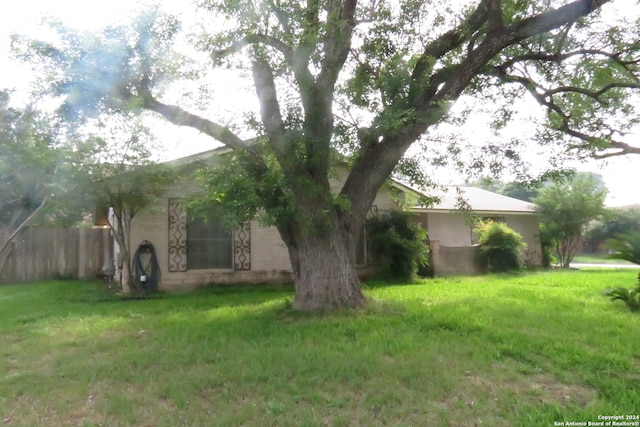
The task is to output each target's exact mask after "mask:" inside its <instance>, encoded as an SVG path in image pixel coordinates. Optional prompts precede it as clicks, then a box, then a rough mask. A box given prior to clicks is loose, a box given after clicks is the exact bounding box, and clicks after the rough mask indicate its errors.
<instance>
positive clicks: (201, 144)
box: [0, 0, 640, 206]
mask: <svg viewBox="0 0 640 427" xmlns="http://www.w3.org/2000/svg"><path fill="white" fill-rule="evenodd" d="M617 1H619V2H622V3H625V2H628V1H630V0H617ZM162 2H163V4H164V5H165V7H166V9H167V10H168V11H170V12H172V13H174V14H180V13H181V12H182V11H183V9H184V8H185V5H186V4H188V1H185V0H182V1H180V0H162ZM142 4H143V2H140V1H132V0H109V1H106V2H105V1H103V0H101V1H96V0H20V1H17V2H4V4H3V5H2V6H1V7H0V67H1V68H0V70H2V71H0V87H11V86H14V85H16V84H20V82H21V81H22V79H21V76H22V77H25V70H24V69H23V70H19V69H18V66H17V65H16V64H15V63H12V62H10V61H9V60H8V57H7V54H6V52H7V50H8V47H9V36H10V34H12V33H22V34H37V33H38V31H39V30H40V28H41V26H40V22H41V20H42V18H43V17H53V18H57V19H60V20H61V21H63V22H65V23H67V24H69V25H70V26H72V27H75V28H78V29H83V30H92V29H96V28H99V27H102V26H105V25H108V24H110V23H113V22H117V21H119V20H126V18H127V17H128V16H131V14H132V13H133V9H134V8H139V7H141V5H142ZM187 9H188V6H187ZM228 93H229V95H228V96H229V99H228V100H229V102H231V101H235V102H237V100H238V99H237V96H234V95H233V92H232V91H230V92H228ZM164 135H166V136H167V137H168V139H169V140H168V141H165V146H166V147H167V149H168V150H169V151H170V152H178V153H181V154H190V153H194V152H198V151H203V150H206V149H208V148H211V147H212V146H213V143H212V142H210V140H209V139H208V138H203V137H201V136H199V135H198V133H197V132H194V131H192V130H181V131H169V132H166V133H164ZM170 155H171V154H170ZM577 167H578V169H581V170H591V171H594V172H597V173H600V174H602V175H603V177H604V179H605V182H606V184H607V186H608V188H609V197H608V199H607V203H608V205H610V206H623V205H629V204H636V203H639V204H640V191H639V190H638V189H637V184H636V183H638V182H640V156H626V157H621V158H614V159H611V160H608V161H598V162H595V161H591V162H589V163H586V164H579V165H577Z"/></svg>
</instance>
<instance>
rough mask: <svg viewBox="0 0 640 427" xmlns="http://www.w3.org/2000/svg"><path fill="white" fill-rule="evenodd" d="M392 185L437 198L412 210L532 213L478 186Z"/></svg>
mask: <svg viewBox="0 0 640 427" xmlns="http://www.w3.org/2000/svg"><path fill="white" fill-rule="evenodd" d="M228 151H230V149H229V148H227V147H225V146H222V147H217V148H214V149H211V150H208V151H204V152H202V153H197V154H193V155H190V156H186V157H182V158H179V159H175V160H172V161H169V162H167V163H168V164H170V165H173V166H177V167H181V166H182V167H184V166H186V165H192V164H196V163H199V162H205V161H207V160H210V159H211V158H212V157H213V156H215V155H220V154H223V153H226V152H228ZM391 181H392V183H393V184H392V185H394V186H396V187H397V188H399V189H400V190H402V191H404V192H407V191H408V192H413V193H415V194H418V195H422V196H426V197H438V198H439V199H440V202H439V203H436V204H434V205H433V206H414V207H413V208H411V210H414V211H436V212H437V211H444V212H450V211H456V210H459V209H460V202H459V199H460V197H462V199H463V200H464V202H465V203H466V205H467V206H468V207H470V208H471V210H473V211H474V212H477V213H512V214H535V213H536V210H535V206H534V205H533V204H531V203H529V202H525V201H522V200H518V199H514V198H513V197H507V196H503V195H501V194H497V193H494V192H492V191H488V190H484V189H482V188H477V187H462V186H460V187H459V186H449V187H445V189H444V190H434V191H433V192H429V193H428V194H427V193H426V192H424V191H420V190H418V189H416V188H414V187H412V186H410V185H407V184H406V183H403V182H400V181H398V180H395V179H392V180H391Z"/></svg>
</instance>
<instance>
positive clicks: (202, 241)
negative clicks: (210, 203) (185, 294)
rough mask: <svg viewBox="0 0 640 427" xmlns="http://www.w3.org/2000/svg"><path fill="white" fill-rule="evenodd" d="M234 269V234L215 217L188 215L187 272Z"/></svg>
mask: <svg viewBox="0 0 640 427" xmlns="http://www.w3.org/2000/svg"><path fill="white" fill-rule="evenodd" d="M211 268H233V237H232V232H231V231H229V230H227V229H226V228H224V227H223V226H222V224H221V223H220V221H218V220H217V219H216V218H215V217H213V216H211V217H209V218H202V217H199V216H195V215H188V220H187V270H198V269H211Z"/></svg>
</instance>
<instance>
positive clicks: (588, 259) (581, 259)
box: [572, 254, 631, 264]
mask: <svg viewBox="0 0 640 427" xmlns="http://www.w3.org/2000/svg"><path fill="white" fill-rule="evenodd" d="M572 262H575V263H581V264H631V263H630V262H629V261H625V260H623V259H610V258H607V255H606V254H582V255H576V256H575V257H573V261H572Z"/></svg>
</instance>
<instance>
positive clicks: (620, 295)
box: [603, 233, 640, 311]
mask: <svg viewBox="0 0 640 427" xmlns="http://www.w3.org/2000/svg"><path fill="white" fill-rule="evenodd" d="M605 247H607V248H608V249H611V250H613V251H615V252H614V253H612V254H610V255H608V256H607V258H612V259H622V260H625V261H629V262H632V263H634V264H640V234H639V233H629V234H619V235H618V236H616V238H615V239H609V240H607V241H606V242H605ZM603 295H604V296H607V297H611V301H616V300H620V301H624V303H625V304H626V306H627V307H628V308H629V310H631V311H640V274H638V284H637V286H636V287H635V288H634V289H631V290H629V289H627V288H625V287H622V286H619V287H617V288H612V289H608V290H606V291H605V292H604V293H603Z"/></svg>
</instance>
